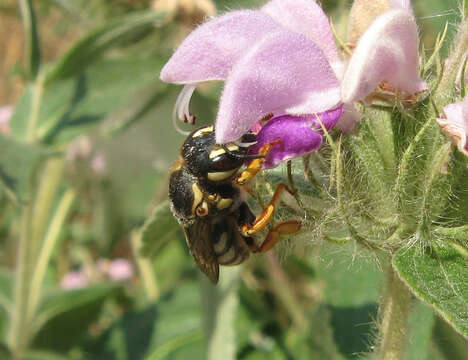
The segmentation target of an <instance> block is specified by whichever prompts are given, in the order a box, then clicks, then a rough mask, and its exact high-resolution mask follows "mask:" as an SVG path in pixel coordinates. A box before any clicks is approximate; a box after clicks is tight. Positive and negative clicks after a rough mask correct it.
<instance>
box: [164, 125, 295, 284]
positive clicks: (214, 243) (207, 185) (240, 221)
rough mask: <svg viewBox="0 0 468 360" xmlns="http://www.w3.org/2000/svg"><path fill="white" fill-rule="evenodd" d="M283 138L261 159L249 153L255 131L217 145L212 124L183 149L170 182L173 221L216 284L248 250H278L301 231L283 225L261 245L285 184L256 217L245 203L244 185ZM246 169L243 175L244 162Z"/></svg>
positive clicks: (194, 134) (265, 148)
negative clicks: (278, 245) (224, 269)
mask: <svg viewBox="0 0 468 360" xmlns="http://www.w3.org/2000/svg"><path fill="white" fill-rule="evenodd" d="M279 142H280V141H279V140H278V141H276V142H273V143H271V144H267V145H264V146H263V147H262V148H261V149H260V151H259V154H258V155H249V154H248V150H249V146H248V144H249V143H250V144H252V143H255V135H254V134H253V133H248V134H245V135H244V136H243V137H242V139H241V142H240V144H242V145H246V146H239V145H237V144H236V143H228V144H224V145H219V144H216V143H215V133H214V128H213V126H204V127H201V128H199V129H197V130H195V131H193V132H192V133H190V134H189V135H188V137H187V139H186V140H185V142H184V144H183V145H182V147H181V150H180V157H179V158H178V159H177V160H176V161H175V163H174V165H173V167H172V169H171V172H170V179H169V200H170V203H171V210H172V213H173V214H174V217H175V218H176V219H177V221H178V222H179V224H180V225H181V226H182V227H183V229H184V232H185V238H186V241H187V245H188V247H189V249H190V253H191V254H192V256H193V258H194V260H195V263H196V265H197V266H198V268H199V269H200V270H201V271H203V272H204V273H205V274H206V275H207V276H208V278H209V279H210V280H211V281H212V282H213V283H214V284H216V283H217V282H218V279H219V265H238V264H241V263H242V262H244V261H245V260H246V259H247V258H248V257H249V254H250V252H254V253H263V252H266V251H268V250H270V249H271V248H273V247H274V246H275V244H276V243H277V242H278V240H279V236H280V235H284V234H293V233H296V232H298V231H299V230H300V227H301V224H300V223H299V222H297V221H285V222H282V223H279V224H277V225H276V226H274V227H273V228H272V229H270V230H269V232H268V234H267V236H266V238H265V240H264V241H263V243H262V244H261V245H260V246H258V245H257V243H256V242H255V239H254V237H253V236H254V235H255V234H256V233H258V232H259V231H262V230H263V229H264V228H265V227H266V226H267V225H268V223H269V222H270V220H271V219H272V216H273V212H274V209H275V206H276V205H277V204H278V202H279V200H280V196H281V194H282V193H283V191H285V190H286V191H288V192H291V193H293V192H292V191H291V190H290V189H289V188H288V187H287V186H286V185H285V184H283V183H281V184H279V185H278V186H277V188H276V190H275V192H274V195H273V197H272V200H271V201H270V203H269V204H268V205H267V206H266V207H265V208H264V210H263V212H262V213H261V214H260V215H259V216H258V217H256V216H255V215H254V214H253V213H252V211H251V210H250V208H249V206H248V204H247V202H246V192H247V190H246V183H247V182H248V181H249V180H251V179H252V178H253V177H254V176H255V175H256V174H257V173H258V172H259V171H260V169H261V167H262V164H263V162H264V161H265V157H266V155H268V152H269V151H270V150H271V148H272V147H273V146H276V145H277V144H279ZM248 160H251V162H250V163H249V165H248V166H247V167H246V169H245V170H244V171H242V172H240V173H239V171H240V169H241V167H242V166H243V165H244V164H245V163H246V161H248Z"/></svg>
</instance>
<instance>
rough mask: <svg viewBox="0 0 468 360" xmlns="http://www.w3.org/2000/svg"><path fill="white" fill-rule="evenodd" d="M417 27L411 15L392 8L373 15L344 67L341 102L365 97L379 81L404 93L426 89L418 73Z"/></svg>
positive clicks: (413, 92)
mask: <svg viewBox="0 0 468 360" xmlns="http://www.w3.org/2000/svg"><path fill="white" fill-rule="evenodd" d="M418 47H419V40H418V28H417V26H416V22H415V20H414V17H413V16H412V15H411V13H410V12H408V11H406V10H403V9H392V10H389V11H387V12H385V13H384V14H382V15H380V16H379V17H377V19H376V20H375V21H374V22H373V23H372V25H371V26H370V27H369V28H368V29H367V30H366V32H365V33H364V34H363V36H362V37H361V39H360V40H359V42H358V44H357V47H356V49H355V50H354V53H353V55H352V56H351V59H350V61H349V64H348V67H347V69H346V72H345V75H344V78H343V82H342V88H341V91H342V92H341V94H342V97H343V101H344V102H353V101H358V100H363V99H365V98H366V97H367V96H368V95H369V94H370V93H371V92H373V91H374V90H375V89H376V87H377V86H378V85H379V84H380V83H381V82H385V83H387V84H388V85H389V86H390V88H392V89H396V90H399V91H402V92H405V93H407V94H415V93H418V92H420V91H424V90H426V89H427V84H426V83H425V82H424V81H423V80H421V78H420V77H419V57H418Z"/></svg>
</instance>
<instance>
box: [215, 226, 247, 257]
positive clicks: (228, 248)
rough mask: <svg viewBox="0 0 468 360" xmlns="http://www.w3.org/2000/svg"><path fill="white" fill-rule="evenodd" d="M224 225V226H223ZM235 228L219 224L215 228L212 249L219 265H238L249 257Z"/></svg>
mask: <svg viewBox="0 0 468 360" xmlns="http://www.w3.org/2000/svg"><path fill="white" fill-rule="evenodd" d="M223 225H225V226H223ZM241 236H242V235H241V234H240V233H239V231H238V230H237V228H235V227H232V226H228V224H227V223H225V222H221V223H218V224H217V226H215V231H214V234H213V248H214V251H215V254H216V257H217V261H218V264H220V265H238V264H240V263H242V262H244V261H245V260H246V259H247V258H248V257H249V250H248V249H247V248H246V247H245V245H244V244H243V241H242V239H241V238H240V237H241Z"/></svg>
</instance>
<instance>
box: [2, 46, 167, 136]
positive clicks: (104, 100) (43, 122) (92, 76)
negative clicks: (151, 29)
mask: <svg viewBox="0 0 468 360" xmlns="http://www.w3.org/2000/svg"><path fill="white" fill-rule="evenodd" d="M161 67H162V60H161V59H158V58H157V57H154V56H134V55H132V56H126V57H120V58H116V59H108V60H102V61H99V62H97V63H94V64H92V65H91V66H89V67H88V68H87V69H86V71H85V72H83V73H80V75H79V76H77V77H72V78H68V79H65V80H62V81H58V82H54V83H53V84H50V85H49V86H47V87H45V88H43V89H42V90H41V91H42V93H41V96H40V99H39V101H40V104H39V105H37V104H36V106H34V104H35V102H34V101H33V98H34V96H35V94H36V93H35V91H34V89H36V91H38V90H37V88H35V87H32V86H28V87H27V88H26V90H25V92H24V93H23V96H22V97H21V99H20V101H19V103H18V105H17V106H16V107H15V111H14V114H13V116H12V118H11V128H12V132H13V133H14V135H16V136H17V137H18V138H23V139H25V138H26V135H27V129H28V124H29V122H30V121H31V120H30V119H31V116H32V115H31V114H32V112H33V111H35V113H36V115H37V125H36V128H37V130H36V133H37V137H38V138H39V139H40V140H42V141H43V142H47V143H54V144H57V143H58V144H60V143H64V142H68V141H71V140H72V139H73V138H75V137H77V136H79V135H81V134H83V133H84V132H86V131H89V129H90V128H92V127H93V126H95V125H96V124H98V123H99V121H101V120H103V119H104V118H106V117H109V116H111V115H112V114H113V113H116V114H121V113H125V114H128V116H129V117H130V118H132V117H136V118H134V119H132V121H136V120H138V118H139V117H140V116H141V115H144V114H145V112H146V111H148V110H149V108H144V109H143V110H144V112H143V113H141V106H137V107H135V103H137V104H139V101H140V98H141V97H142V95H145V96H146V94H147V93H154V94H161V92H162V91H163V89H164V88H165V87H166V85H164V84H162V83H161V82H159V81H156V80H155V78H153V77H152V76H148V75H149V74H153V73H154V74H157V73H158V71H159V69H160V68H161ZM158 100H159V99H158ZM36 101H37V100H36ZM156 103H157V102H151V103H149V104H148V107H151V106H154V105H155V104H156Z"/></svg>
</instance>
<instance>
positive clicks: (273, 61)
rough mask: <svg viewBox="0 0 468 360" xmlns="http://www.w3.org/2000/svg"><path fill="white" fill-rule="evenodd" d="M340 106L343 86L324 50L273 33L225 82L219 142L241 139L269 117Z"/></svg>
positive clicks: (286, 33)
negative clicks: (262, 119)
mask: <svg viewBox="0 0 468 360" xmlns="http://www.w3.org/2000/svg"><path fill="white" fill-rule="evenodd" d="M339 103H340V89H339V83H338V80H337V79H336V76H335V74H334V73H333V70H332V69H331V67H330V64H329V63H328V60H327V59H326V57H325V55H324V54H323V52H322V50H320V48H319V47H318V46H317V45H315V44H314V43H313V42H312V41H310V40H309V39H307V38H306V37H305V36H303V35H301V34H297V33H293V32H290V31H287V30H283V31H281V32H277V33H273V34H271V35H270V36H268V37H266V38H264V39H263V40H262V41H261V42H259V43H257V44H256V45H255V46H254V47H252V48H251V49H250V51H249V52H248V53H247V54H246V55H245V56H243V57H242V58H241V59H240V60H239V62H238V63H236V65H235V66H234V67H233V69H232V71H231V73H230V74H229V77H228V78H227V79H226V85H225V87H224V91H223V94H222V96H221V100H220V105H219V111H218V116H217V119H216V142H217V143H219V144H224V143H227V142H230V141H235V140H237V139H238V138H239V137H240V136H242V135H243V134H244V133H246V132H247V131H248V130H249V129H250V128H251V127H252V126H253V125H254V124H255V123H256V122H257V121H258V120H260V119H261V118H263V117H264V116H265V115H267V114H270V113H273V114H289V115H303V114H312V113H321V112H324V111H326V110H329V109H331V108H334V107H336V106H337V105H338V104H339Z"/></svg>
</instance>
